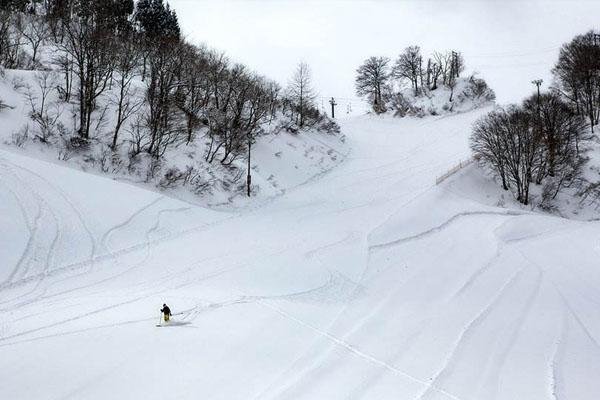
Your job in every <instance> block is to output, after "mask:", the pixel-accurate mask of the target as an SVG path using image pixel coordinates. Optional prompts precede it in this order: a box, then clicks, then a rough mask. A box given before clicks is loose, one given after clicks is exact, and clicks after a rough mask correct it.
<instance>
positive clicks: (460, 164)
mask: <svg viewBox="0 0 600 400" xmlns="http://www.w3.org/2000/svg"><path fill="white" fill-rule="evenodd" d="M473 161H475V160H474V159H473V157H471V158H468V159H466V160H461V161H459V162H458V164H456V165H455V166H454V167H452V168H450V169H449V170H448V171H446V172H445V173H444V174H443V175H440V176H438V177H437V178H435V184H436V185H439V184H440V183H442V182H444V181H445V180H446V179H448V178H449V177H451V176H452V175H454V174H455V173H457V172H458V171H460V170H461V169H463V168H464V167H466V166H467V165H470V164H472V163H473Z"/></svg>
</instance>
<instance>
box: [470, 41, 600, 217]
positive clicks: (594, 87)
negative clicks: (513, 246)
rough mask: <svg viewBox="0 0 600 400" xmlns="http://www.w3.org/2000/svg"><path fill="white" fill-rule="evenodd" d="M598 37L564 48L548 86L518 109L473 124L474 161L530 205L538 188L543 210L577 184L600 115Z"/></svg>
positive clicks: (511, 109) (506, 110)
mask: <svg viewBox="0 0 600 400" xmlns="http://www.w3.org/2000/svg"><path fill="white" fill-rule="evenodd" d="M599 38H600V36H599V34H598V33H597V32H596V31H589V32H587V33H585V34H583V35H578V36H576V37H575V38H573V40H571V41H570V42H569V43H566V44H564V45H563V46H562V47H561V49H560V53H559V57H558V60H557V62H556V64H555V66H554V68H553V69H552V75H553V84H552V86H551V87H550V88H549V90H547V91H545V92H542V91H540V90H539V84H540V83H541V82H540V81H537V82H534V83H536V84H537V85H538V92H537V93H536V94H534V95H532V96H531V97H529V98H527V99H526V100H525V101H524V102H523V103H522V104H520V105H511V106H508V107H504V108H499V109H497V110H495V111H492V112H491V113H489V114H488V115H486V116H484V117H483V118H481V119H480V120H478V121H477V122H476V124H475V126H474V129H473V134H472V137H471V148H472V150H473V153H474V155H475V157H476V158H477V159H479V160H481V161H482V163H483V164H484V165H486V166H488V167H489V168H490V169H491V170H493V171H494V172H495V173H496V174H497V176H498V177H499V178H500V181H501V185H502V187H503V189H504V190H513V191H514V193H515V197H516V199H517V200H518V201H519V202H521V203H523V204H529V202H530V186H531V184H532V183H534V184H537V185H540V184H543V185H544V186H543V198H542V205H548V204H549V202H550V201H551V200H553V199H554V198H556V196H557V195H558V193H559V192H560V190H561V189H563V188H566V187H571V186H572V185H573V184H576V183H577V182H579V181H580V178H581V176H582V175H581V174H582V167H583V165H584V163H585V161H586V158H585V156H584V150H585V149H586V143H587V142H589V141H590V140H591V139H593V137H594V127H595V126H596V125H597V124H598V118H599V116H600V40H599Z"/></svg>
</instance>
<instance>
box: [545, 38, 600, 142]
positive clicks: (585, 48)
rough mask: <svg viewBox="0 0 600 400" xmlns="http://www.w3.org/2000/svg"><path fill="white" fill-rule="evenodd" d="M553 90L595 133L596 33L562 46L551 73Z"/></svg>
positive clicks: (598, 112)
mask: <svg viewBox="0 0 600 400" xmlns="http://www.w3.org/2000/svg"><path fill="white" fill-rule="evenodd" d="M552 73H553V75H554V78H555V81H556V88H557V89H558V90H559V91H560V92H561V94H562V95H563V96H565V98H567V99H568V100H569V101H570V102H571V103H573V104H574V108H575V109H576V110H577V112H578V113H580V114H582V115H585V116H586V117H587V118H588V120H589V123H590V129H591V131H592V132H594V126H595V125H597V124H598V120H599V118H600V37H599V34H598V33H597V32H595V31H590V32H587V33H586V34H584V35H578V36H576V37H575V38H574V39H573V40H572V41H571V42H569V43H567V44H565V45H563V46H562V48H561V50H560V55H559V58H558V62H557V63H556V65H555V67H554V69H553V70H552Z"/></svg>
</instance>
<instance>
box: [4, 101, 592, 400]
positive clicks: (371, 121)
mask: <svg viewBox="0 0 600 400" xmlns="http://www.w3.org/2000/svg"><path fill="white" fill-rule="evenodd" d="M482 112H483V110H480V111H476V112H471V113H465V114H461V115H455V116H451V117H444V118H437V119H434V118H431V119H424V120H418V119H403V120H398V119H391V118H386V117H381V118H380V117H370V116H365V117H360V118H355V119H352V120H348V121H343V123H342V125H343V130H344V132H345V134H346V136H347V138H348V141H349V144H350V146H351V147H352V150H351V152H350V154H349V156H348V157H347V160H346V161H345V162H344V163H343V164H342V165H341V166H339V167H338V168H336V169H334V170H332V171H330V172H328V173H327V174H324V175H322V176H320V177H318V178H315V179H310V180H308V181H307V183H305V184H303V185H300V186H297V187H295V188H293V189H290V190H288V191H287V193H285V194H284V195H283V196H281V197H280V198H277V199H274V200H272V201H269V202H267V204H266V205H264V206H263V207H251V208H249V209H248V210H246V211H241V212H240V211H239V210H237V211H236V212H235V213H224V212H220V213H219V212H215V211H210V210H207V209H202V208H197V207H191V206H189V205H188V204H183V203H181V202H179V201H177V200H173V199H169V198H166V197H163V196H160V195H157V194H156V193H151V192H146V191H143V190H141V189H138V188H134V187H131V186H128V185H124V184H120V183H116V182H112V181H109V180H106V179H102V178H99V177H95V176H91V175H85V174H83V173H81V172H76V171H72V170H67V169H64V168H62V167H58V166H54V165H50V164H46V163H43V162H39V161H35V160H29V159H27V158H24V157H21V156H17V155H13V154H9V153H5V152H0V188H1V189H2V190H3V199H7V200H6V203H7V204H6V205H4V208H2V209H1V210H2V212H6V213H7V215H9V216H8V217H7V218H9V219H7V220H6V221H9V222H10V224H8V225H6V228H4V230H1V231H0V233H1V234H2V235H6V236H4V238H3V239H5V241H6V242H7V243H8V242H9V239H10V243H11V247H10V250H9V251H6V250H3V251H4V252H3V253H2V254H3V255H6V257H7V258H6V262H5V263H4V265H3V266H2V269H1V270H0V274H1V275H0V282H1V283H0V310H1V311H2V312H3V319H2V321H0V356H1V357H0V379H1V380H2V382H3V396H5V397H6V398H11V399H46V398H48V399H59V398H61V399H68V398H73V399H106V398H111V399H131V398H144V399H164V398H178V399H195V398H199V397H201V398H210V399H227V400H229V399H255V400H267V399H398V398H406V399H413V400H433V399H440V400H442V399H444V400H448V399H453V400H481V399H486V400H487V399H492V400H505V399H506V400H509V399H515V398H519V399H526V398H527V399H549V400H566V399H569V400H572V399H575V400H595V399H596V398H598V397H599V396H600V383H598V380H597V377H596V373H595V371H598V370H600V345H599V343H600V322H598V321H600V319H599V318H597V316H598V311H597V310H598V305H599V304H600V270H599V269H598V268H597V262H596V259H597V250H596V249H597V246H598V243H597V240H598V237H600V224H598V223H581V222H574V221H568V220H562V219H558V218H554V217H550V216H540V215H536V214H534V213H531V212H527V211H524V210H509V209H502V208H498V207H491V206H488V205H484V204H480V203H477V201H474V200H473V196H471V195H470V193H468V192H466V191H464V186H461V187H462V188H463V189H462V191H457V190H449V189H448V188H447V187H446V186H444V185H442V186H440V187H436V186H435V185H434V182H435V178H436V176H438V175H440V174H442V173H444V172H445V171H446V170H447V169H449V168H450V167H452V166H453V165H454V164H455V163H456V161H457V160H460V159H464V158H466V157H467V156H468V154H469V149H468V133H469V127H470V125H471V123H472V122H473V121H474V120H475V118H477V116H478V115H479V114H481V113H482ZM465 173H469V172H468V171H467V172H465ZM459 175H460V174H459ZM452 179H455V178H452ZM452 179H451V180H452ZM456 179H460V176H459V177H457V178H456ZM473 190H477V188H473ZM7 210H8V211H7ZM574 238H576V239H574ZM573 241H576V242H577V244H576V245H572V246H567V245H566V243H573ZM163 302H167V303H168V304H169V305H170V306H171V308H172V309H173V311H174V316H173V321H174V322H173V323H172V324H171V325H170V329H162V328H156V327H155V325H156V323H157V322H158V320H159V312H158V310H159V308H160V306H161V305H162V303H163ZM40 371H42V372H40ZM64 376H69V379H68V380H65V379H63V378H62V377H64ZM56 382H61V383H60V385H57V384H56ZM164 382H169V385H165V384H164Z"/></svg>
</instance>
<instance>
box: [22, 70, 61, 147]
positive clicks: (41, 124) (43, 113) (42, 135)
mask: <svg viewBox="0 0 600 400" xmlns="http://www.w3.org/2000/svg"><path fill="white" fill-rule="evenodd" d="M55 87H56V82H55V76H54V72H51V71H42V72H38V73H36V75H35V87H32V86H28V87H27V100H28V102H29V106H30V108H31V111H30V113H29V117H30V118H31V120H32V121H34V122H35V123H36V125H37V128H38V129H37V133H35V136H36V138H37V139H38V140H39V141H40V142H42V143H48V141H49V139H50V138H51V137H52V136H53V135H54V133H55V132H54V128H55V126H56V123H57V121H58V119H59V118H60V115H61V110H60V108H59V107H58V106H57V105H56V103H55V102H53V101H52V95H53V94H54V91H55Z"/></svg>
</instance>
